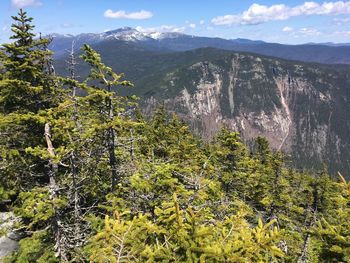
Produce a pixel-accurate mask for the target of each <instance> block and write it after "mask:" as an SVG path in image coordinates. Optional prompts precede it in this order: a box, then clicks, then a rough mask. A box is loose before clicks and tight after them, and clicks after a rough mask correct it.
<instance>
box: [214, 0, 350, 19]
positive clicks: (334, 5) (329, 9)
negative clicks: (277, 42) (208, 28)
mask: <svg viewBox="0 0 350 263" xmlns="http://www.w3.org/2000/svg"><path fill="white" fill-rule="evenodd" d="M339 14H350V2H344V1H337V2H324V3H322V4H319V3H316V2H304V3H303V4H302V5H298V6H294V7H290V6H287V5H285V4H277V5H271V6H265V5H260V4H256V3H254V4H252V5H251V6H250V7H249V8H248V9H247V10H246V11H244V12H243V13H241V14H229V15H224V16H218V17H215V18H213V19H212V21H211V22H212V23H213V24H215V25H232V24H242V25H256V24H261V23H265V22H268V21H273V20H286V19H289V18H291V17H296V16H303V15H304V16H309V15H339Z"/></svg>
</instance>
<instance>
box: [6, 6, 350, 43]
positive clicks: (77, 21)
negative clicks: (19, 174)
mask: <svg viewBox="0 0 350 263" xmlns="http://www.w3.org/2000/svg"><path fill="white" fill-rule="evenodd" d="M19 8H23V9H24V10H26V11H27V12H28V15H29V16H31V17H33V18H34V24H35V25H36V28H35V32H36V33H38V32H41V33H42V34H44V35H46V34H52V33H60V34H74V35H76V34H79V33H101V32H104V31H108V30H113V29H117V28H120V27H124V26H130V27H134V28H136V29H138V30H139V31H146V32H151V31H162V32H181V33H185V34H189V35H196V36H209V37H221V38H226V39H235V38H247V39H253V40H263V41H267V42H277V43H284V44H300V43H309V42H318V43H321V42H335V43H350V1H331V0H328V2H324V1H297V0H296V1H292V0H264V1H263V0H254V1H250V0H246V1H239V0H0V43H4V42H7V41H8V40H9V36H10V35H11V31H10V27H11V23H12V21H11V15H15V14H16V13H17V11H18V9H19Z"/></svg>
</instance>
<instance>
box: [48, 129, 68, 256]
mask: <svg viewBox="0 0 350 263" xmlns="http://www.w3.org/2000/svg"><path fill="white" fill-rule="evenodd" d="M44 136H45V140H46V144H47V151H48V152H49V154H50V160H49V166H50V169H49V198H50V200H51V201H54V200H55V199H57V198H58V189H59V187H58V185H57V182H56V178H57V174H58V164H57V162H56V161H55V157H56V153H55V148H54V147H53V144H52V141H51V129H50V124H49V123H46V124H45V133H44ZM51 227H52V231H53V233H54V240H55V250H56V256H57V257H58V258H59V259H60V260H63V261H66V260H67V257H66V253H65V250H64V248H63V246H62V239H63V236H62V231H61V222H60V214H59V211H57V209H56V207H54V216H53V218H52V225H51Z"/></svg>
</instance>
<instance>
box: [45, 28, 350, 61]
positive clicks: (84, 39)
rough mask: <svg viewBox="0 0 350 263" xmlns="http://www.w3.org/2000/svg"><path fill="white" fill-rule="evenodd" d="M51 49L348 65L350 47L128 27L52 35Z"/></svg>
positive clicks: (56, 53)
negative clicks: (124, 48)
mask: <svg viewBox="0 0 350 263" xmlns="http://www.w3.org/2000/svg"><path fill="white" fill-rule="evenodd" d="M53 36H54V37H53V42H52V43H51V45H50V48H51V49H52V50H53V51H54V52H55V57H56V58H58V57H60V56H62V55H64V54H65V52H66V50H67V49H70V46H71V43H72V42H73V41H74V42H75V43H76V48H77V49H78V48H80V47H81V46H82V45H83V44H84V43H87V44H89V45H95V44H98V43H102V42H105V41H124V42H126V43H132V44H135V45H137V46H139V47H141V48H145V49H149V50H153V51H158V52H164V51H165V52H169V51H172V52H175V51H188V50H194V49H198V48H204V47H214V48H218V49H224V50H231V51H245V52H253V53H256V54H260V55H267V56H274V57H278V58H284V59H289V60H296V61H305V62H317V63H324V64H350V46H348V45H344V46H343V45H340V46H339V45H337V44H333V45H325V44H312V43H308V44H302V45H285V44H278V43H267V42H264V41H260V40H249V39H248V40H247V39H241V38H237V39H223V38H216V37H214V38H212V37H201V36H193V35H186V34H182V33H177V32H157V31H151V32H141V31H138V30H137V29H134V28H131V27H124V28H120V29H116V30H110V31H106V32H103V33H97V34H93V33H84V34H79V35H76V36H73V35H59V34H54V35H53Z"/></svg>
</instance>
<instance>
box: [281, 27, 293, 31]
mask: <svg viewBox="0 0 350 263" xmlns="http://www.w3.org/2000/svg"><path fill="white" fill-rule="evenodd" d="M293 30H294V29H293V28H292V27H290V26H285V27H284V28H283V29H282V31H283V32H292V31H293Z"/></svg>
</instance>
